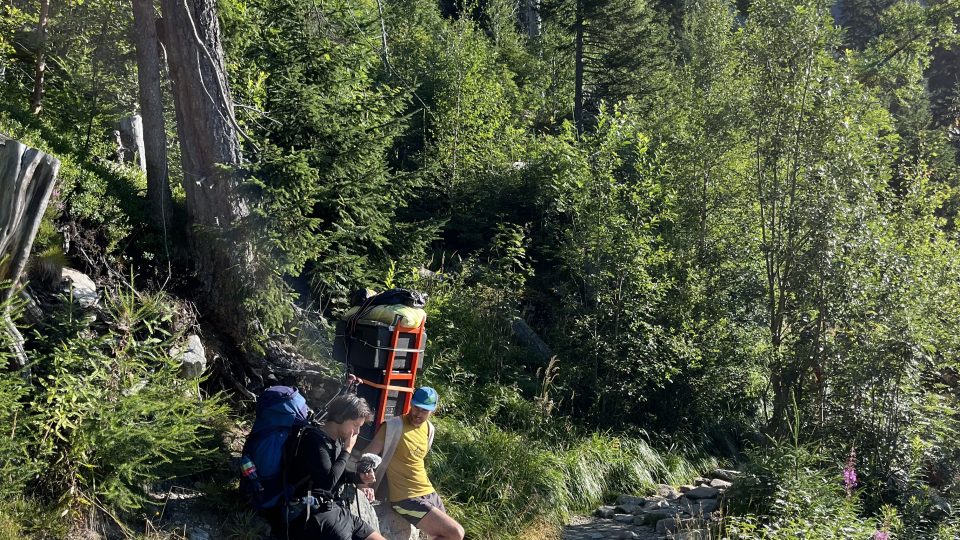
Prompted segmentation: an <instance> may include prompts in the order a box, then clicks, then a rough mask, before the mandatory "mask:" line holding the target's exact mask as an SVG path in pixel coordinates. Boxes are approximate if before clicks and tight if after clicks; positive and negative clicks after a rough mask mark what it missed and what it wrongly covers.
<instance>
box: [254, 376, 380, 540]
mask: <svg viewBox="0 0 960 540" xmlns="http://www.w3.org/2000/svg"><path fill="white" fill-rule="evenodd" d="M372 416H373V415H372V414H371V411H370V406H369V405H368V404H367V402H366V400H364V399H363V398H360V397H358V396H357V395H356V394H354V393H350V392H347V393H343V394H340V395H338V396H336V397H335V398H333V399H332V400H331V401H330V402H329V403H328V404H327V407H326V419H325V422H324V423H323V424H322V425H317V424H316V423H314V422H313V421H312V420H313V414H312V413H311V411H310V410H309V409H308V408H307V405H306V401H305V400H304V399H303V396H301V395H300V393H299V392H298V391H297V390H296V389H295V388H290V387H285V386H275V387H271V388H268V389H267V390H265V391H264V392H263V394H262V395H261V396H260V398H259V399H258V402H257V418H256V421H255V422H254V426H253V429H252V430H251V433H250V436H249V437H248V438H247V441H246V443H245V444H244V449H243V456H242V458H241V460H242V461H241V467H242V469H243V471H242V472H243V477H242V480H241V489H242V490H243V491H244V492H245V493H247V495H249V496H250V499H251V502H252V504H253V506H254V507H255V508H256V509H257V510H258V511H259V512H260V514H261V515H262V516H263V517H264V518H266V519H267V521H268V522H269V523H270V526H271V528H272V529H273V535H274V536H275V537H276V538H281V539H289V540H308V539H309V540H386V539H385V538H384V537H383V536H382V535H380V533H378V532H376V531H375V530H374V529H373V527H371V526H370V525H369V524H367V523H365V522H364V521H363V520H362V519H360V518H359V517H357V516H354V515H353V514H351V513H350V511H349V510H348V509H347V507H346V504H345V503H344V501H343V500H342V499H341V496H340V495H341V491H342V487H343V485H344V484H345V483H347V482H351V483H355V484H370V483H373V482H375V480H376V476H375V475H374V473H373V471H368V472H366V473H363V474H357V473H354V472H350V471H347V462H348V460H349V457H350V452H351V451H352V450H353V446H354V445H355V444H356V442H357V437H358V436H359V434H360V428H361V427H362V426H363V425H364V424H365V423H367V422H369V421H370V420H371V418H372Z"/></svg>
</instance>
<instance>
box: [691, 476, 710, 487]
mask: <svg viewBox="0 0 960 540" xmlns="http://www.w3.org/2000/svg"><path fill="white" fill-rule="evenodd" d="M709 484H710V479H709V478H703V477H700V478H694V479H693V485H695V486H706V485H709Z"/></svg>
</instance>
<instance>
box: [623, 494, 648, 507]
mask: <svg viewBox="0 0 960 540" xmlns="http://www.w3.org/2000/svg"><path fill="white" fill-rule="evenodd" d="M644 502H645V501H644V499H643V497H634V496H633V495H620V496H618V497H617V506H623V505H628V504H632V505H633V506H640V505H642V504H643V503H644Z"/></svg>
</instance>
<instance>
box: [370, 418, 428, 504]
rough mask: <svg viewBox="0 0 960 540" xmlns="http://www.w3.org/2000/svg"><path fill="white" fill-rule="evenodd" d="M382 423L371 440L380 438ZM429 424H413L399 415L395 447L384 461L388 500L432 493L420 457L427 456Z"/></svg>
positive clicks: (383, 427) (383, 435)
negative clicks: (398, 433)
mask: <svg viewBox="0 0 960 540" xmlns="http://www.w3.org/2000/svg"><path fill="white" fill-rule="evenodd" d="M386 432H387V430H386V426H380V430H379V431H377V435H376V436H375V437H374V440H375V441H381V442H383V441H384V440H385V437H386ZM429 439H430V428H429V427H428V426H427V423H426V422H424V423H422V424H420V426H419V427H413V425H412V424H411V423H410V420H409V419H407V417H406V415H404V417H403V434H402V435H401V436H400V441H399V442H397V449H396V450H394V452H393V458H392V459H391V460H390V463H389V464H388V465H387V484H389V486H390V488H389V489H390V502H397V501H402V500H404V499H411V498H413V497H420V496H422V495H429V494H431V493H433V492H434V491H436V490H434V489H433V484H431V483H430V479H429V478H427V469H426V467H425V466H424V463H423V460H424V458H426V456H427V450H428V448H427V445H428V444H429Z"/></svg>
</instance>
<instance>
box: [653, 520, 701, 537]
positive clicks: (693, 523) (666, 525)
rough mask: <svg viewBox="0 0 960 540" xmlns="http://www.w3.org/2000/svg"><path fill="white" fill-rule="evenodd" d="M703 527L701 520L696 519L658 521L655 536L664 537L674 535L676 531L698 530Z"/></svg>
mask: <svg viewBox="0 0 960 540" xmlns="http://www.w3.org/2000/svg"><path fill="white" fill-rule="evenodd" d="M703 526H704V522H703V520H702V519H698V518H687V519H680V518H670V519H663V520H660V521H658V522H657V527H656V528H657V534H661V535H666V534H669V533H676V532H678V531H680V532H685V531H693V530H699V529H700V528H701V527H703Z"/></svg>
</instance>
